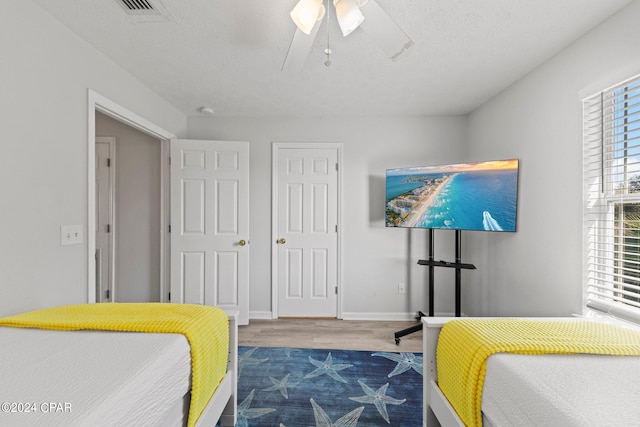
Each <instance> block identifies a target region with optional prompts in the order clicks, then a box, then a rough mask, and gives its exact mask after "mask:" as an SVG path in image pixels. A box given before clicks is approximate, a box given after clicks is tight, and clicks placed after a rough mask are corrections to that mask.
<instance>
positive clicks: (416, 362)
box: [372, 353, 423, 378]
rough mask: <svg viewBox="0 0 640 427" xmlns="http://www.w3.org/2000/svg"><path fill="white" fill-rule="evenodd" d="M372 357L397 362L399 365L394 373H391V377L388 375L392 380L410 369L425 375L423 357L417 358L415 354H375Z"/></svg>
mask: <svg viewBox="0 0 640 427" xmlns="http://www.w3.org/2000/svg"><path fill="white" fill-rule="evenodd" d="M372 356H382V357H385V358H387V359H389V360H393V361H394V362H397V363H398V364H397V365H396V367H395V369H394V370H393V371H391V373H390V374H389V375H387V377H388V378H391V377H393V376H395V375H400V374H401V373H403V372H406V371H408V370H409V369H413V370H414V371H416V372H417V373H419V374H420V375H423V373H422V357H421V356H416V355H415V354H413V353H400V354H398V353H373V354H372Z"/></svg>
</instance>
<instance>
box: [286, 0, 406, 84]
mask: <svg viewBox="0 0 640 427" xmlns="http://www.w3.org/2000/svg"><path fill="white" fill-rule="evenodd" d="M330 1H332V2H333V6H334V8H335V16H336V18H337V20H338V24H339V25H340V30H341V31H342V35H343V36H344V37H346V36H348V35H349V34H351V32H353V31H354V30H355V29H357V28H361V29H362V30H363V31H364V32H366V33H367V34H368V35H369V37H371V38H372V39H373V41H374V42H375V43H376V44H377V45H378V46H379V47H380V48H381V49H382V50H383V51H384V53H386V54H387V56H389V58H391V59H392V60H396V59H397V58H398V57H399V56H400V55H401V54H402V53H403V52H404V51H406V50H407V49H409V48H410V47H411V46H413V41H412V40H411V39H410V38H409V36H407V34H406V33H405V32H404V31H403V30H402V29H401V28H400V27H399V26H398V24H396V23H395V22H394V21H393V20H392V19H391V17H390V16H389V15H388V14H387V13H386V12H385V11H384V10H383V9H382V8H381V7H380V5H378V3H377V2H376V1H375V0H327V7H328V6H329V2H330ZM326 9H327V8H326V7H325V6H324V0H299V1H298V3H297V4H296V6H295V7H294V8H293V10H291V19H292V20H293V22H294V23H295V24H296V32H295V34H294V35H293V39H292V40H291V45H290V46H289V51H288V52H287V56H286V58H285V60H284V64H283V66H282V71H285V72H298V71H300V70H302V66H303V65H304V62H305V60H306V59H307V56H308V55H309V51H310V50H311V46H312V45H313V42H314V40H315V38H316V35H317V34H318V29H319V28H320V22H321V21H322V19H323V18H324V17H325V15H326V16H327V20H328V19H329V13H327V10H326ZM325 54H326V55H327V61H325V65H326V66H330V65H331V61H330V59H329V56H330V55H331V50H330V49H329V47H328V46H327V49H325Z"/></svg>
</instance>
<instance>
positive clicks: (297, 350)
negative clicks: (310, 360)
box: [284, 347, 300, 359]
mask: <svg viewBox="0 0 640 427" xmlns="http://www.w3.org/2000/svg"><path fill="white" fill-rule="evenodd" d="M299 351H300V349H299V348H289V347H286V348H285V349H284V354H285V355H286V356H287V359H291V355H292V354H293V353H295V352H299Z"/></svg>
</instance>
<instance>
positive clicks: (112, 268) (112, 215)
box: [94, 136, 117, 302]
mask: <svg viewBox="0 0 640 427" xmlns="http://www.w3.org/2000/svg"><path fill="white" fill-rule="evenodd" d="M96 143H102V144H109V155H110V159H111V160H110V168H109V220H108V223H109V225H110V226H111V229H110V230H109V247H110V250H109V264H108V266H107V267H108V268H109V283H108V284H107V286H108V289H109V292H110V296H111V298H110V300H111V301H114V300H115V298H116V287H115V283H116V232H115V230H116V226H117V224H116V162H115V160H116V159H115V157H116V139H115V138H114V137H113V136H97V137H96ZM94 147H95V144H94ZM94 226H95V224H94ZM94 236H95V233H94ZM95 253H96V251H94V254H95ZM96 255H97V254H96ZM96 286H97V284H96ZM101 290H104V289H101ZM102 299H103V295H101V296H100V297H98V298H96V302H101V301H102Z"/></svg>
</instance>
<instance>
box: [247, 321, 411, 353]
mask: <svg viewBox="0 0 640 427" xmlns="http://www.w3.org/2000/svg"><path fill="white" fill-rule="evenodd" d="M417 324H418V323H417V322H416V321H407V322H379V321H365V320H337V319H318V318H281V319H275V320H251V321H250V322H249V325H247V326H240V327H239V328H238V329H239V331H238V345H243V346H250V347H292V348H322V349H335V350H365V351H388V352H412V353H414V352H417V353H422V331H419V332H416V333H413V334H410V335H407V336H404V337H402V338H401V340H400V344H399V345H396V343H395V339H394V332H396V331H399V330H402V329H405V328H409V327H411V326H415V325H417Z"/></svg>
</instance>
